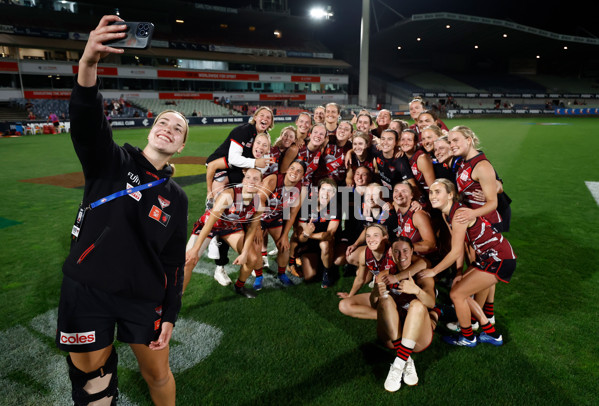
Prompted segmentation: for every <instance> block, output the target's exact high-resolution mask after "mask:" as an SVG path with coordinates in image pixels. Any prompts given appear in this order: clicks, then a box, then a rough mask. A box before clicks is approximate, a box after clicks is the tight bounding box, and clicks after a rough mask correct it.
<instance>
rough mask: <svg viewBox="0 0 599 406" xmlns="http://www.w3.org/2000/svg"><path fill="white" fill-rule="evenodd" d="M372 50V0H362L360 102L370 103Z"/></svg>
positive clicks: (363, 104)
mask: <svg viewBox="0 0 599 406" xmlns="http://www.w3.org/2000/svg"><path fill="white" fill-rule="evenodd" d="M369 51H370V0H362V24H361V32H360V77H359V79H360V80H359V86H358V104H359V105H360V106H362V107H365V106H366V105H367V104H368V54H369Z"/></svg>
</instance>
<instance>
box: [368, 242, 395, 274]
mask: <svg viewBox="0 0 599 406" xmlns="http://www.w3.org/2000/svg"><path fill="white" fill-rule="evenodd" d="M364 255H365V261H364V262H365V263H366V269H368V271H369V272H370V273H372V274H373V275H374V276H376V275H378V274H379V273H381V272H383V271H388V272H389V274H391V275H395V274H396V273H397V265H396V264H395V261H393V257H392V256H391V253H390V252H389V246H386V247H385V253H384V254H383V256H382V257H381V259H378V260H377V259H376V258H375V257H374V253H373V252H372V250H371V249H370V248H368V247H366V249H365V250H364Z"/></svg>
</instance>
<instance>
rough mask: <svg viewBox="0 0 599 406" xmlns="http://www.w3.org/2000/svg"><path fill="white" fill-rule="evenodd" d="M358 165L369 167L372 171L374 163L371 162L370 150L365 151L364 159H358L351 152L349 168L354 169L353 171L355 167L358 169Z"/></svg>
mask: <svg viewBox="0 0 599 406" xmlns="http://www.w3.org/2000/svg"><path fill="white" fill-rule="evenodd" d="M360 166H365V167H367V168H368V169H370V170H371V171H372V173H374V164H373V163H372V155H371V154H370V152H368V151H367V152H366V159H365V160H364V161H360V160H359V159H358V156H357V155H356V154H355V153H354V152H352V154H351V168H352V170H353V171H354V173H355V172H356V169H358V168H359V167H360Z"/></svg>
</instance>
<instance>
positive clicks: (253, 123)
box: [249, 106, 275, 130]
mask: <svg viewBox="0 0 599 406" xmlns="http://www.w3.org/2000/svg"><path fill="white" fill-rule="evenodd" d="M262 110H266V111H268V112H269V113H270V126H268V129H269V130H272V129H273V128H274V126H275V115H274V114H273V112H272V110H271V109H270V108H269V107H266V106H262V107H258V108H257V109H256V111H255V112H254V114H253V115H252V118H250V121H249V123H250V124H251V125H256V116H257V115H258V113H260V112H261V111H262Z"/></svg>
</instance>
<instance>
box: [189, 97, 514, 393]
mask: <svg viewBox="0 0 599 406" xmlns="http://www.w3.org/2000/svg"><path fill="white" fill-rule="evenodd" d="M410 115H411V117H412V119H413V120H414V124H412V125H410V124H409V123H408V122H406V121H404V120H398V119H392V116H391V113H390V112H389V111H388V110H381V111H379V112H378V114H377V116H376V119H375V120H373V118H372V116H371V115H370V113H369V112H368V111H361V112H360V113H359V114H358V115H354V117H353V119H352V120H351V121H341V120H340V118H341V116H340V107H339V106H338V105H337V104H335V103H329V104H327V105H326V106H320V107H317V108H316V109H315V110H314V112H313V114H310V113H308V112H305V113H301V114H300V115H299V116H298V118H297V120H296V122H295V126H287V127H285V128H283V129H282V130H281V132H280V135H279V136H278V138H277V139H276V140H275V141H274V143H272V144H271V137H270V135H269V133H268V132H269V131H270V130H272V128H273V126H274V120H273V113H272V111H271V110H270V109H269V108H268V107H260V108H258V109H256V112H255V113H254V115H253V116H252V118H251V119H250V121H249V122H248V123H247V124H243V125H240V126H239V127H236V128H235V129H233V131H231V133H230V134H229V136H228V137H227V139H226V140H225V141H224V142H223V143H222V145H221V146H220V147H218V148H217V149H216V151H214V153H213V154H212V155H210V157H208V159H207V162H206V165H207V174H206V183H207V192H208V194H207V203H206V211H205V213H204V214H203V215H202V216H201V217H200V218H199V219H198V221H197V222H196V223H195V224H194V228H193V232H192V234H191V237H190V239H189V241H188V244H187V251H186V259H185V271H184V275H185V276H184V285H183V291H184V290H185V287H186V286H187V284H188V283H189V281H190V280H191V277H192V271H193V270H194V268H195V266H196V264H197V262H198V260H199V258H200V257H201V256H202V254H203V253H204V252H205V251H208V256H209V257H210V258H212V259H214V260H215V263H216V269H215V272H214V278H215V279H216V280H217V281H218V282H219V283H220V284H221V285H223V286H227V285H229V284H231V283H233V281H232V280H231V279H230V278H229V276H228V274H227V272H226V271H225V268H224V266H225V265H226V264H227V263H228V249H229V248H233V249H234V250H235V251H236V253H237V254H238V256H237V257H236V258H235V260H234V262H233V264H234V265H239V266H240V271H239V276H238V278H237V280H236V281H235V282H234V289H235V292H236V293H238V294H240V295H242V296H244V297H246V298H255V297H256V292H257V291H259V290H261V289H262V286H263V278H264V276H263V268H264V267H269V264H268V259H267V258H268V257H267V254H268V253H267V242H268V239H269V238H271V239H272V240H273V242H274V243H275V246H276V249H275V250H273V251H272V252H271V254H273V255H276V263H277V278H278V280H279V281H280V283H281V284H282V285H284V286H286V287H291V286H293V285H294V282H293V279H296V278H301V279H303V281H304V282H314V281H316V282H320V284H321V286H322V288H329V287H331V286H333V285H334V284H335V282H336V281H337V280H338V278H339V277H340V272H339V269H340V268H342V269H343V270H344V276H353V277H354V281H353V285H352V287H351V290H350V291H349V292H338V293H337V295H338V296H339V298H340V299H341V301H340V303H339V310H340V311H341V312H342V313H343V314H345V315H348V316H350V317H355V318H361V319H372V320H377V334H378V336H379V338H380V339H381V340H382V341H383V342H384V343H385V344H386V345H387V346H388V347H389V348H390V349H393V350H395V351H396V358H395V360H394V362H393V363H392V365H391V369H390V371H389V374H388V377H387V379H386V381H385V389H387V390H388V391H392V392H394V391H397V390H398V389H399V388H400V386H401V382H402V380H403V382H405V383H406V384H407V385H415V384H417V383H418V376H417V373H416V369H415V365H414V361H413V359H412V356H411V354H412V353H413V352H420V351H423V350H424V349H426V348H427V347H428V346H429V345H430V343H431V341H432V338H433V332H434V330H435V328H436V326H437V323H438V322H439V318H440V316H441V314H442V311H443V310H442V309H443V306H444V305H448V306H450V307H452V309H455V316H456V319H457V320H456V321H455V322H450V323H448V324H447V325H446V327H447V328H448V329H450V330H453V331H455V332H456V333H457V334H456V335H454V336H444V337H443V341H445V342H447V343H448V344H452V345H458V346H467V347H474V346H476V345H477V344H478V343H481V342H482V343H489V344H492V345H496V346H500V345H502V344H503V338H502V336H501V335H500V334H499V332H497V331H496V330H495V328H494V324H495V317H494V308H493V306H494V301H495V284H496V283H497V282H498V281H502V282H505V283H507V282H509V281H510V278H511V276H512V274H513V272H514V270H515V267H516V256H515V254H514V252H513V250H512V247H511V245H510V243H509V242H508V241H507V240H506V239H505V238H504V237H503V236H502V234H501V232H502V231H508V229H509V221H510V210H509V198H508V197H507V195H506V194H505V193H504V192H503V184H502V181H501V179H500V178H499V176H498V174H497V173H496V171H495V170H494V168H493V166H492V165H491V163H490V162H489V161H488V160H487V158H486V156H485V154H484V153H483V152H481V151H480V149H479V140H478V138H477V136H476V135H475V133H474V132H473V131H472V130H471V129H470V128H468V127H466V126H456V127H454V128H452V129H451V130H449V129H448V128H447V126H446V125H445V124H444V123H443V122H442V121H441V120H439V119H438V117H437V116H436V114H435V113H434V112H433V111H429V110H425V109H424V102H423V100H422V99H419V98H416V99H414V100H413V101H412V102H411V103H410ZM269 268H270V267H269ZM441 273H443V274H442V275H440V276H437V275H439V274H441ZM252 274H253V275H255V279H254V282H253V286H252V287H251V288H248V287H246V281H247V279H248V278H249V277H250V275H252ZM290 275H293V276H295V278H290ZM435 280H437V281H440V280H443V281H444V282H445V283H446V284H447V285H448V288H449V290H450V293H449V301H450V302H451V303H445V304H444V303H440V298H438V297H437V296H438V290H437V289H435ZM437 283H439V282H437ZM365 285H368V286H369V287H370V292H369V293H359V292H360V291H361V290H362V288H363V287H364V286H365ZM478 329H481V332H480V334H478V335H475V333H474V331H475V330H478Z"/></svg>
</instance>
